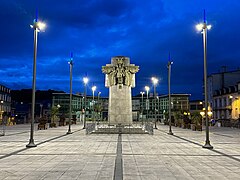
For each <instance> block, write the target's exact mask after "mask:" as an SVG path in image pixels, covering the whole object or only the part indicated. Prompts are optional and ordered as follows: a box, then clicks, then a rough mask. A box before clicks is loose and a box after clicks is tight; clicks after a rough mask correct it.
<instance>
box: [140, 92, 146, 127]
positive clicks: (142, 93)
mask: <svg viewBox="0 0 240 180" xmlns="http://www.w3.org/2000/svg"><path fill="white" fill-rule="evenodd" d="M140 94H141V95H142V106H141V107H142V108H141V114H142V125H143V95H144V94H145V92H143V91H141V92H140Z"/></svg>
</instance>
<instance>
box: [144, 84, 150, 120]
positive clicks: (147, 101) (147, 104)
mask: <svg viewBox="0 0 240 180" xmlns="http://www.w3.org/2000/svg"><path fill="white" fill-rule="evenodd" d="M145 90H146V92H147V100H146V109H147V122H148V110H149V100H148V92H149V90H150V88H149V86H145Z"/></svg>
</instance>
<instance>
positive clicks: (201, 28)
mask: <svg viewBox="0 0 240 180" xmlns="http://www.w3.org/2000/svg"><path fill="white" fill-rule="evenodd" d="M203 16H204V17H203V23H201V24H198V25H196V28H197V30H198V31H201V32H202V34H203V53H204V98H205V102H204V107H205V119H206V140H205V145H203V146H202V147H203V148H207V149H213V146H212V145H211V144H210V140H209V122H208V115H207V114H208V92H207V89H208V88H207V30H210V29H211V27H212V26H211V25H207V22H206V14H205V10H204V15H203Z"/></svg>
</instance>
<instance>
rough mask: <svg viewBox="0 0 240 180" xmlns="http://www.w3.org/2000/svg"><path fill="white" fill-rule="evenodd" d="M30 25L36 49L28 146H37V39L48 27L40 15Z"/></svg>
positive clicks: (34, 50) (34, 52) (34, 51)
mask: <svg viewBox="0 0 240 180" xmlns="http://www.w3.org/2000/svg"><path fill="white" fill-rule="evenodd" d="M30 27H31V28H32V29H33V30H34V45H33V46H34V49H33V80H32V121H31V131H30V139H29V143H28V144H27V145H26V147H27V148H31V147H36V146H37V145H36V144H34V139H33V133H34V113H35V91H36V68H37V66H36V64H37V39H38V32H40V31H43V30H44V29H45V27H46V24H45V23H43V22H41V21H38V17H37V16H36V19H34V21H33V25H30Z"/></svg>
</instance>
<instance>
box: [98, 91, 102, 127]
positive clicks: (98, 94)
mask: <svg viewBox="0 0 240 180" xmlns="http://www.w3.org/2000/svg"><path fill="white" fill-rule="evenodd" d="M100 94H101V92H100V91H99V92H98V100H97V104H98V124H99V121H100V113H99V112H100V102H99V99H100Z"/></svg>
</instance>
